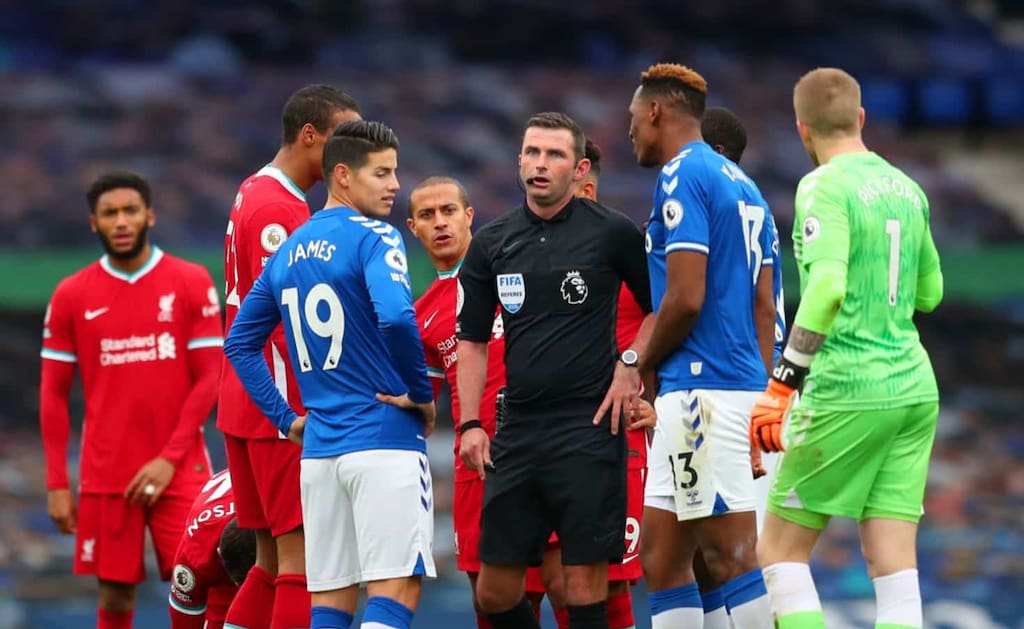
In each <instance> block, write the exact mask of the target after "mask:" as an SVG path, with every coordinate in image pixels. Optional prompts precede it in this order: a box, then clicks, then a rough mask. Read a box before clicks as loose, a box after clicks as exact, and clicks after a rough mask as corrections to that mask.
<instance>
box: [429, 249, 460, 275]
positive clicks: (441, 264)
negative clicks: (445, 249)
mask: <svg viewBox="0 0 1024 629" xmlns="http://www.w3.org/2000/svg"><path fill="white" fill-rule="evenodd" d="M465 257H466V252H465V251H463V252H462V253H461V254H459V255H458V256H457V257H454V258H432V259H431V261H432V262H433V263H434V269H436V270H437V274H438V275H449V274H451V272H452V271H454V270H456V269H458V268H459V267H460V266H462V260H463V258H465Z"/></svg>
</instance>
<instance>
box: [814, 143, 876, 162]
mask: <svg viewBox="0 0 1024 629" xmlns="http://www.w3.org/2000/svg"><path fill="white" fill-rule="evenodd" d="M867 150H868V147H867V146H865V145H864V141H863V140H862V139H861V138H860V137H859V136H858V137H852V138H839V139H836V140H817V141H815V143H814V154H815V155H816V156H817V157H818V163H819V164H822V165H825V164H827V163H829V162H830V161H831V160H832V158H833V157H836V156H837V155H844V154H846V153H866V152H867Z"/></svg>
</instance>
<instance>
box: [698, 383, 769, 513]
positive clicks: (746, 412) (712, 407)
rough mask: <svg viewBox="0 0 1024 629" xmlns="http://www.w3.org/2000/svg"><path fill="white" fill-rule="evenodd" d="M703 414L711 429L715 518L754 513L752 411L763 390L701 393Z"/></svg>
mask: <svg viewBox="0 0 1024 629" xmlns="http://www.w3.org/2000/svg"><path fill="white" fill-rule="evenodd" d="M696 394H697V397H698V398H699V404H700V409H701V411H700V412H701V415H702V418H703V422H704V424H705V425H706V426H707V427H708V428H707V432H705V438H707V439H709V440H710V443H709V444H708V445H710V448H711V449H710V452H709V454H708V462H709V464H710V465H709V467H710V469H709V471H710V474H711V479H710V481H711V482H710V490H713V491H714V501H715V505H714V508H713V510H712V514H713V515H722V514H725V513H730V512H743V511H754V510H755V508H756V506H757V497H756V490H755V488H754V475H753V471H752V469H751V462H750V411H751V409H752V408H753V407H754V402H755V401H757V397H758V396H759V395H760V394H761V392H759V391H724V390H705V391H697V392H696Z"/></svg>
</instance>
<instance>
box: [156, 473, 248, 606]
mask: <svg viewBox="0 0 1024 629" xmlns="http://www.w3.org/2000/svg"><path fill="white" fill-rule="evenodd" d="M233 517H235V496H234V492H232V491H231V476H229V475H228V471H227V470H224V471H222V472H219V473H218V474H217V475H216V476H214V477H213V478H212V479H210V482H208V483H206V486H205V487H203V490H202V491H201V492H199V496H197V497H196V501H195V502H194V503H192V511H191V512H189V514H188V518H187V519H186V520H185V533H184V534H183V535H182V536H181V542H180V543H179V544H178V551H177V552H176V553H175V555H174V571H173V572H172V573H171V593H170V595H169V596H168V602H169V603H170V605H171V607H173V608H174V609H176V610H177V611H179V612H181V613H183V614H187V615H189V616H198V615H200V614H205V615H206V621H207V623H208V626H209V625H210V624H212V623H213V622H215V621H218V622H220V623H223V621H224V615H225V614H226V612H227V607H228V605H230V603H231V600H232V599H233V598H234V597H235V592H237V591H238V588H236V587H235V584H234V583H232V582H231V578H230V577H229V576H228V573H227V572H226V571H225V570H224V565H223V564H222V563H221V561H220V555H219V554H217V546H218V545H219V544H220V534H221V532H222V531H223V530H224V527H225V526H227V525H228V522H230V521H231V519H232V518H233ZM208 603H209V608H208V607H207V604H208ZM225 603H226V604H225Z"/></svg>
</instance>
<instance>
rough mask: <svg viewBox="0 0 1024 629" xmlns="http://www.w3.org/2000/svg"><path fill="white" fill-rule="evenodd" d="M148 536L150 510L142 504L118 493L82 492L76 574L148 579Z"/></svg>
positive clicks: (133, 580)
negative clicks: (135, 503)
mask: <svg viewBox="0 0 1024 629" xmlns="http://www.w3.org/2000/svg"><path fill="white" fill-rule="evenodd" d="M185 515H187V513H186V514H185ZM185 515H182V521H184V519H185ZM145 536H146V514H145V510H144V509H143V508H142V507H139V506H135V505H132V504H130V503H129V502H128V500H127V499H125V498H124V497H123V496H121V495H118V494H110V495H103V494H99V495H97V494H85V495H82V496H80V497H79V500H78V532H77V533H76V538H75V564H74V572H75V574H81V575H96V577H98V578H100V579H103V580H106V581H117V582H120V583H141V582H142V581H144V580H145V579H146V571H145V567H144V561H143V559H144V558H143V554H144V552H145V543H146V542H145Z"/></svg>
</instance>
